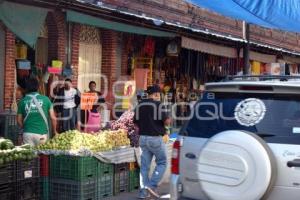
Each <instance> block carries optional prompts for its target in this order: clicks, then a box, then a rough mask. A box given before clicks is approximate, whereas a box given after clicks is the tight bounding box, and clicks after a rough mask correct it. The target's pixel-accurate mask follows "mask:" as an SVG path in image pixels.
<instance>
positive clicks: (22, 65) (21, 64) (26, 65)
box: [16, 60, 31, 70]
mask: <svg viewBox="0 0 300 200" xmlns="http://www.w3.org/2000/svg"><path fill="white" fill-rule="evenodd" d="M16 64H17V68H18V69H25V70H30V69H31V63H30V61H29V60H16Z"/></svg>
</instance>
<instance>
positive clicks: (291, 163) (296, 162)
mask: <svg viewBox="0 0 300 200" xmlns="http://www.w3.org/2000/svg"><path fill="white" fill-rule="evenodd" d="M287 166H288V167H300V159H295V160H291V161H288V162H287Z"/></svg>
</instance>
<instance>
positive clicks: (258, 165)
mask: <svg viewBox="0 0 300 200" xmlns="http://www.w3.org/2000/svg"><path fill="white" fill-rule="evenodd" d="M276 171H277V170H276V162H275V157H274V155H273V153H272V151H271V149H270V148H269V146H268V145H267V144H266V143H265V142H264V141H263V140H262V139H261V138H260V137H258V136H257V135H255V134H253V133H250V132H246V131H236V130H233V131H224V132H221V133H219V134H217V135H215V136H214V137H212V138H211V139H209V140H208V141H207V143H206V144H205V146H204V148H203V149H202V150H201V152H200V157H199V160H198V173H197V174H198V176H199V177H198V178H199V180H200V184H201V188H202V190H203V191H204V192H205V194H206V195H207V196H208V198H209V199H212V200H241V199H243V200H259V199H264V198H266V197H267V196H268V193H269V190H270V189H271V188H272V186H273V184H274V182H275V179H276Z"/></svg>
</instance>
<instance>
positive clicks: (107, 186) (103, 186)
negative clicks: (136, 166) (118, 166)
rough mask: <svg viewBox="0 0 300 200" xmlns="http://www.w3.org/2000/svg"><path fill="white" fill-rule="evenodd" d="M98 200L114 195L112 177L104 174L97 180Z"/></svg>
mask: <svg viewBox="0 0 300 200" xmlns="http://www.w3.org/2000/svg"><path fill="white" fill-rule="evenodd" d="M97 188H98V194H97V195H98V199H104V198H107V197H110V196H113V194H114V190H113V188H114V175H113V174H105V175H103V176H101V177H99V178H98V186H97Z"/></svg>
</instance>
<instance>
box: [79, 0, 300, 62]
mask: <svg viewBox="0 0 300 200" xmlns="http://www.w3.org/2000/svg"><path fill="white" fill-rule="evenodd" d="M76 1H78V2H81V3H87V4H91V5H93V6H97V7H99V8H101V9H106V10H110V11H113V12H118V13H121V14H124V15H128V16H133V17H137V18H140V19H145V20H148V21H152V22H153V23H154V24H159V25H163V24H166V25H168V26H173V27H176V28H182V29H185V30H189V31H192V32H195V33H201V34H205V35H211V36H214V37H217V38H221V39H227V40H230V41H234V42H241V43H246V42H247V40H245V39H243V38H239V37H234V36H231V35H225V34H220V33H216V32H213V31H211V30H208V29H205V30H203V29H200V28H192V27H188V26H186V25H182V24H180V23H173V22H167V21H164V20H161V19H158V18H154V17H148V16H146V14H141V15H138V14H135V13H131V12H127V11H122V10H118V9H116V8H112V7H109V6H107V5H105V4H103V3H102V2H100V1H98V2H97V3H93V2H95V1H91V0H76ZM250 44H253V45H256V46H259V47H263V48H267V49H270V50H273V51H279V52H283V53H288V54H291V55H296V56H300V52H296V51H290V50H288V49H283V48H280V47H275V46H271V45H267V44H262V43H258V42H254V41H250Z"/></svg>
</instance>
